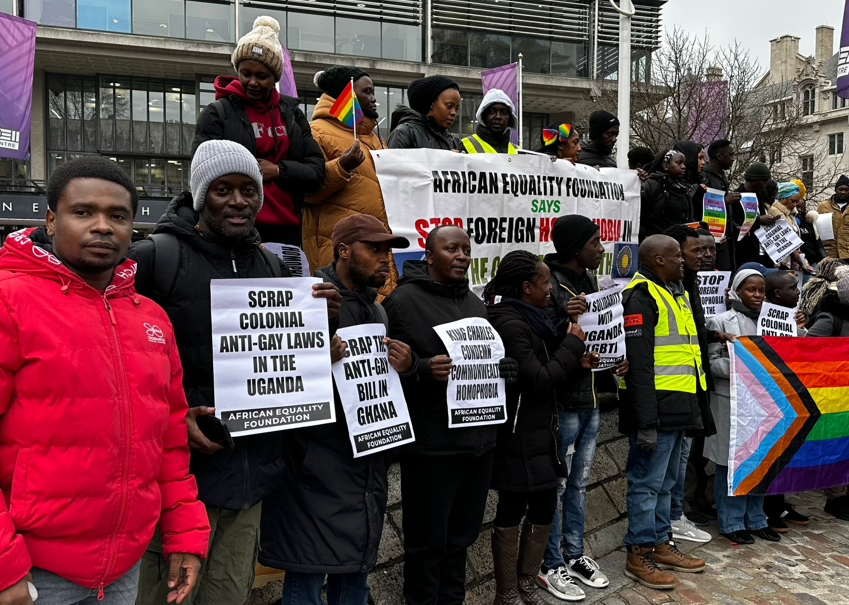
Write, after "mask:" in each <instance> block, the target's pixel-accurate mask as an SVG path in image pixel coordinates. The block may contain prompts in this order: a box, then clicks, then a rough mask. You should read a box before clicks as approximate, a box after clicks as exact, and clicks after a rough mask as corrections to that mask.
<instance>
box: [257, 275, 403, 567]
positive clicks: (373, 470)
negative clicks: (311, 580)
mask: <svg viewBox="0 0 849 605" xmlns="http://www.w3.org/2000/svg"><path fill="white" fill-rule="evenodd" d="M315 276H316V277H321V278H322V279H324V281H327V282H331V283H334V284H336V286H337V287H338V288H339V291H340V292H341V294H342V308H341V309H340V310H339V327H341V328H347V327H350V326H355V325H358V324H364V323H383V316H382V314H381V313H380V309H378V307H377V304H376V303H375V299H376V298H377V292H376V291H375V290H374V289H372V288H368V289H367V290H365V291H362V292H354V291H351V290H348V289H347V288H345V286H344V285H343V284H342V282H341V281H340V280H339V278H338V277H337V276H336V270H335V268H334V265H332V264H331V265H328V266H326V267H323V268H321V269H319V270H317V271H316V272H315ZM334 390H335V389H334ZM288 437H289V438H288V439H287V440H286V453H287V455H286V461H287V464H286V471H285V480H284V481H283V482H282V484H281V488H280V490H279V491H277V492H275V493H273V494H271V495H269V496H268V497H266V499H265V501H264V502H263V505H262V507H263V508H262V512H263V514H262V528H261V532H260V533H261V535H262V551H261V552H260V556H259V560H260V562H261V563H263V564H264V565H268V566H270V567H273V568H275V569H283V570H286V571H295V572H303V573H359V572H363V571H369V570H370V569H371V568H373V567H374V566H375V565H376V564H377V547H378V544H379V543H380V536H381V533H382V532H383V515H384V513H385V512H386V500H387V489H388V487H387V479H386V458H385V455H384V454H383V453H381V452H378V453H376V454H371V455H370V456H364V457H362V458H354V455H353V452H352V451H351V440H350V438H349V437H348V427H347V424H346V421H345V412H344V411H343V409H342V406H341V404H340V402H339V396H338V394H336V422H335V423H333V424H323V425H319V426H314V427H307V428H303V429H296V430H293V431H289V433H288Z"/></svg>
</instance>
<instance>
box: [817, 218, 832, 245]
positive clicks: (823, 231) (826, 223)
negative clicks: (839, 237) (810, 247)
mask: <svg viewBox="0 0 849 605" xmlns="http://www.w3.org/2000/svg"><path fill="white" fill-rule="evenodd" d="M833 220H834V213H833V212H825V213H823V214H820V215H819V218H817V222H816V223H814V225H816V228H817V234H818V235H819V236H820V239H821V240H822V241H827V240H832V239H834V222H833Z"/></svg>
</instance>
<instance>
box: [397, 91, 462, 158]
mask: <svg viewBox="0 0 849 605" xmlns="http://www.w3.org/2000/svg"><path fill="white" fill-rule="evenodd" d="M407 99H408V100H409V102H410V106H409V107H407V106H405V105H398V106H397V107H395V111H393V112H392V123H391V125H390V128H391V132H390V133H389V138H388V139H387V143H388V145H387V146H388V147H389V148H390V149H445V150H448V151H460V149H461V148H462V145H461V144H460V140H459V139H458V138H457V137H455V136H454V135H453V134H451V133H450V132H449V131H448V129H449V128H451V126H453V125H454V122H455V121H456V120H457V112H458V111H459V110H460V86H459V85H458V84H457V83H456V82H455V81H454V80H452V79H451V78H448V77H446V76H429V77H427V78H419V79H418V80H413V81H412V82H410V85H409V86H408V87H407Z"/></svg>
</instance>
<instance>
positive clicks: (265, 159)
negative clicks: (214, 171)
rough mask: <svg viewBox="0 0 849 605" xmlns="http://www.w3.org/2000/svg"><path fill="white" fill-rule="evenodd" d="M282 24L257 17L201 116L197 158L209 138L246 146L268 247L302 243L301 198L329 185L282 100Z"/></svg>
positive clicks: (302, 120)
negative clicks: (258, 185) (258, 174)
mask: <svg viewBox="0 0 849 605" xmlns="http://www.w3.org/2000/svg"><path fill="white" fill-rule="evenodd" d="M279 33H280V24H279V23H278V22H277V21H276V20H275V19H272V18H271V17H264V16H263V17H257V19H256V21H254V26H253V29H252V30H251V31H250V32H248V33H247V34H245V35H244V36H243V37H242V38H241V40H239V43H238V44H237V45H236V50H235V51H233V57H232V63H233V67H234V69H235V70H236V76H235V77H234V76H218V77H217V78H216V79H215V99H216V100H215V101H214V102H213V103H210V104H209V105H208V106H207V107H206V108H205V109H204V110H203V111H202V112H201V114H200V118H199V119H198V123H197V129H196V130H195V140H194V143H193V144H192V154H194V151H195V149H197V147H198V145H200V144H201V143H203V142H204V141H207V140H210V139H226V140H229V141H235V142H236V143H239V144H241V145H244V146H245V147H246V148H247V149H248V150H250V151H251V153H253V155H254V157H256V158H257V163H258V164H259V167H260V170H261V171H262V179H263V197H264V199H265V203H264V204H263V207H262V210H260V212H259V214H258V215H257V218H256V225H255V226H256V228H257V230H258V231H259V234H260V236H261V237H262V240H263V241H264V242H279V243H283V244H292V245H296V246H300V245H301V207H302V206H303V203H304V194H306V193H310V192H313V191H317V190H318V189H319V188H320V187H321V186H322V184H323V183H324V156H323V155H322V153H321V148H320V147H319V146H318V143H316V142H315V140H314V139H313V137H312V133H311V131H310V125H309V122H308V121H307V118H306V116H305V115H304V112H303V111H302V110H301V108H300V103H299V101H298V100H297V99H295V98H292V97H287V96H285V95H281V94H280V93H279V92H277V89H276V87H275V84H276V83H277V82H278V81H279V80H280V78H281V76H282V74H283V64H284V57H283V49H282V47H281V46H280V39H279V38H278V35H279Z"/></svg>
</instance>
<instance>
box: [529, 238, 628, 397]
mask: <svg viewBox="0 0 849 605" xmlns="http://www.w3.org/2000/svg"><path fill="white" fill-rule="evenodd" d="M544 260H545V264H547V265H548V268H549V269H550V270H551V299H550V300H549V302H548V308H547V309H546V312H547V313H548V316H549V317H550V318H551V321H552V322H554V326H555V327H556V328H557V332H558V334H559V335H560V337H561V338H564V337H566V333H567V330H568V329H569V324H570V323H571V322H572V320H571V319H570V318H569V313H568V312H567V310H566V309H567V306H568V305H569V301H570V300H571V299H572V297H573V296H578V295H580V294H581V293H582V292H583V293H584V294H593V293H594V292H598V283H597V281H596V279H595V277H593V276H591V275H590V274H589V273H587V272H586V271H584V273H583V275H578V274H577V273H575V272H574V271H572V269H570V268H569V267H567V266H566V265H564V264H563V263H562V262H561V261H560V260H559V258H558V257H557V254H547V255H546V256H545V259H544ZM596 374H598V372H592V371H590V370H588V369H586V368H583V367H581V366H580V365H578V366H577V367H576V368H575V371H574V372H573V373H572V375H571V377H570V378H569V381H568V383H567V384H565V385H563V386H562V387H560V388H559V389H557V390H556V391H555V394H556V396H557V405H558V407H559V408H560V409H561V410H582V409H592V408H595V407H596V406H597V405H598V397H597V393H596ZM603 374H604V378H606V379H607V382H609V383H611V384H612V379H611V378H609V377H610V376H612V373H610V372H604V373H603ZM609 387H610V385H608V388H609Z"/></svg>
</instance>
